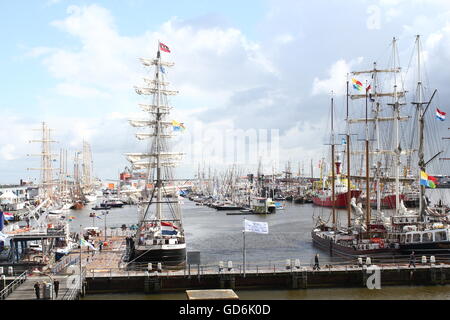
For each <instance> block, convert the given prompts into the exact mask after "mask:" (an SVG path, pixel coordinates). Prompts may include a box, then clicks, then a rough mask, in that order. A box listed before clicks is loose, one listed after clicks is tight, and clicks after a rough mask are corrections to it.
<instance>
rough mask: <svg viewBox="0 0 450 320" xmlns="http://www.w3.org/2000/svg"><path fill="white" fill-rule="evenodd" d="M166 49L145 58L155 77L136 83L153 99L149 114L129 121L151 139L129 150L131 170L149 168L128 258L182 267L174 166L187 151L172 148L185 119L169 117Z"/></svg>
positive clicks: (183, 257) (140, 135) (141, 135)
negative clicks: (141, 150)
mask: <svg viewBox="0 0 450 320" xmlns="http://www.w3.org/2000/svg"><path fill="white" fill-rule="evenodd" d="M161 51H163V52H167V53H169V52H170V50H169V48H168V47H167V46H165V45H164V44H162V43H159V44H158V51H157V55H156V58H155V59H143V58H141V59H140V61H141V62H142V64H143V65H144V66H145V67H149V68H150V69H153V79H148V78H144V82H145V85H144V86H143V87H135V91H136V93H137V94H139V95H143V96H146V97H147V98H148V99H149V102H148V103H147V104H140V107H141V108H142V110H143V111H144V113H145V116H144V117H142V118H141V119H135V120H129V121H130V124H131V125H132V126H133V127H137V128H143V129H146V130H147V131H146V132H140V133H137V134H136V138H137V139H139V140H147V141H148V144H147V146H146V152H144V153H128V154H126V156H127V159H128V160H129V161H130V163H131V165H132V170H137V171H139V170H142V171H144V172H146V173H147V174H146V179H147V181H146V186H145V188H144V189H143V191H142V195H141V200H140V201H139V203H138V204H137V210H138V217H139V221H138V228H137V231H136V233H135V235H134V236H133V237H131V238H129V239H128V241H127V252H128V257H127V259H126V260H128V262H129V263H162V265H163V266H165V267H180V266H184V265H185V263H186V241H185V234H184V228H183V221H182V215H181V208H180V201H179V200H178V194H177V189H176V188H175V187H174V185H173V181H174V176H173V168H174V167H175V166H176V164H177V163H178V162H179V161H180V160H181V156H182V155H183V154H182V153H177V152H171V146H170V141H171V138H172V137H173V136H174V134H173V133H174V132H175V131H181V129H183V128H184V125H183V124H182V123H179V122H177V121H175V120H170V118H169V116H170V112H171V110H172V109H173V108H172V107H171V106H169V99H168V97H169V96H173V95H176V94H177V93H178V92H177V91H172V90H169V89H168V84H169V83H168V82H167V81H166V71H165V70H166V68H169V67H173V66H174V63H169V62H165V61H163V60H162V57H161Z"/></svg>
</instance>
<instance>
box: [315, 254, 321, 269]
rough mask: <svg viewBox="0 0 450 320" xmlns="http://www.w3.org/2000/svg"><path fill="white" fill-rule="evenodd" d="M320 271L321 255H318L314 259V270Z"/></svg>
mask: <svg viewBox="0 0 450 320" xmlns="http://www.w3.org/2000/svg"><path fill="white" fill-rule="evenodd" d="M316 269H317V270H320V266H319V254H318V253H316V256H315V257H314V267H313V270H316Z"/></svg>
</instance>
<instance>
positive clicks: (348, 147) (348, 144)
mask: <svg viewBox="0 0 450 320" xmlns="http://www.w3.org/2000/svg"><path fill="white" fill-rule="evenodd" d="M348 85H349V82H348V79H347V121H348V120H349V114H348V98H349V92H348ZM350 177H351V175H350V126H349V124H348V122H347V226H348V228H349V229H350V225H351V219H352V206H351V203H350V202H351V200H352V199H351V198H352V191H351V182H350Z"/></svg>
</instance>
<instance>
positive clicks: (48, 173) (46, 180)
mask: <svg viewBox="0 0 450 320" xmlns="http://www.w3.org/2000/svg"><path fill="white" fill-rule="evenodd" d="M33 130H35V131H41V132H42V139H41V140H31V141H30V143H31V142H40V143H41V153H40V154H33V155H32V156H39V157H41V167H40V168H28V170H40V171H41V178H40V185H41V188H42V189H41V190H42V191H43V194H42V197H43V199H45V198H49V197H50V198H51V197H53V185H54V181H53V170H57V169H53V168H52V157H54V156H57V155H56V154H53V153H52V151H51V143H54V142H57V141H54V140H52V139H51V137H50V131H51V129H50V128H48V126H47V124H46V123H45V122H42V127H41V128H40V129H33Z"/></svg>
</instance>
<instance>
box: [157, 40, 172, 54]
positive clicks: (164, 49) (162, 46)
mask: <svg viewBox="0 0 450 320" xmlns="http://www.w3.org/2000/svg"><path fill="white" fill-rule="evenodd" d="M159 48H160V49H161V50H162V51H164V52H168V53H170V49H169V47H168V46H166V45H165V44H164V43H161V42H160V43H159Z"/></svg>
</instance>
